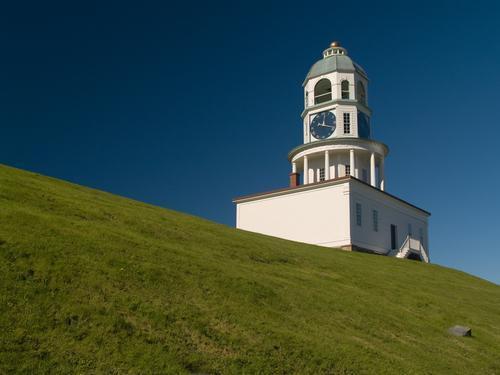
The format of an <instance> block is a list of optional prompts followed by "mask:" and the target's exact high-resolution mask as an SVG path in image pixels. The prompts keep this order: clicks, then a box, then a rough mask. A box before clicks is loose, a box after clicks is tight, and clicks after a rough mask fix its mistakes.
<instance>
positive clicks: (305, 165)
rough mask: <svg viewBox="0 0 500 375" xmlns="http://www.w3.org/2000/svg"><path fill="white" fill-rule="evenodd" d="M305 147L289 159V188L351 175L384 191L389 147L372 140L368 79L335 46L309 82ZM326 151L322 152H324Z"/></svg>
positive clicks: (311, 73)
mask: <svg viewBox="0 0 500 375" xmlns="http://www.w3.org/2000/svg"><path fill="white" fill-rule="evenodd" d="M303 86H304V111H303V112H302V123H303V136H304V144H303V145H301V146H299V147H296V148H295V149H293V150H292V151H291V152H290V154H289V159H290V162H291V163H292V174H291V175H290V186H298V184H299V172H298V171H299V170H301V171H302V173H301V174H302V182H303V183H304V184H308V183H312V182H320V181H325V180H328V179H331V178H336V177H340V176H345V175H350V176H353V177H356V178H358V179H360V180H362V181H364V182H367V183H370V184H371V185H372V186H374V187H377V188H379V189H381V190H385V177H384V159H385V157H386V156H387V153H388V151H389V150H388V147H387V146H386V145H384V144H382V143H380V142H376V141H375V140H373V139H372V129H371V121H370V118H371V114H372V112H371V109H370V107H368V95H367V93H368V92H367V87H368V76H367V75H366V73H365V71H364V70H363V68H361V66H359V65H358V64H356V63H355V62H353V61H352V60H351V58H350V57H349V56H348V55H347V50H346V49H345V48H343V47H341V46H340V44H339V43H338V42H333V43H332V44H331V45H330V47H329V48H327V49H326V50H324V51H323V58H322V59H321V60H319V61H317V62H316V63H315V64H314V65H313V66H312V67H311V69H310V70H309V72H308V73H307V76H306V79H305V81H304V84H303ZM320 151H322V152H320Z"/></svg>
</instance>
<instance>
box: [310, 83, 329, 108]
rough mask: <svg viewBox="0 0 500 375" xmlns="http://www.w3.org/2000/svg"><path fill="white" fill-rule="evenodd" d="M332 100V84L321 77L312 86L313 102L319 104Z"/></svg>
mask: <svg viewBox="0 0 500 375" xmlns="http://www.w3.org/2000/svg"><path fill="white" fill-rule="evenodd" d="M330 100H332V84H331V83H330V81H329V80H328V79H326V78H323V79H321V80H319V81H318V83H316V86H314V104H320V103H324V102H328V101H330Z"/></svg>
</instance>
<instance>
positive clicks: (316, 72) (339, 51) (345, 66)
mask: <svg viewBox="0 0 500 375" xmlns="http://www.w3.org/2000/svg"><path fill="white" fill-rule="evenodd" d="M332 72H347V73H354V72H357V73H359V74H361V75H362V76H364V77H365V78H366V79H368V76H367V75H366V72H365V70H364V69H363V68H362V67H361V66H359V65H358V64H356V63H355V62H354V61H352V59H351V58H350V57H349V56H347V50H346V49H345V48H343V47H341V46H340V44H339V43H338V42H333V43H332V44H331V45H330V47H329V48H327V49H326V50H324V51H323V58H322V59H321V60H319V61H317V62H316V63H315V64H314V65H313V66H312V67H311V69H309V73H307V76H306V79H305V81H304V83H305V82H306V81H307V80H308V79H310V78H314V77H318V76H322V75H324V74H327V73H332Z"/></svg>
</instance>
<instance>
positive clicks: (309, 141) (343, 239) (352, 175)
mask: <svg viewBox="0 0 500 375" xmlns="http://www.w3.org/2000/svg"><path fill="white" fill-rule="evenodd" d="M303 86H304V103H305V105H304V106H305V108H304V111H303V112H302V119H303V136H304V143H303V144H301V145H300V146H298V147H295V148H294V149H293V150H291V151H290V153H289V154H288V159H289V160H290V163H291V169H292V172H291V173H290V186H289V187H288V188H284V189H279V190H274V191H270V192H266V193H259V194H253V195H248V196H243V197H239V198H236V199H234V203H235V204H236V226H237V227H238V228H239V229H244V230H248V231H252V232H258V233H263V234H267V235H270V236H275V237H280V238H286V239H289V240H293V241H299V242H305V243H309V244H314V245H320V246H328V247H337V248H342V249H345V250H353V251H364V252H370V253H376V254H383V255H389V256H396V257H400V258H410V259H416V260H422V261H425V262H428V261H429V245H428V244H429V239H428V218H429V216H430V213H429V212H427V211H425V210H423V209H421V208H419V207H416V206H414V205H413V204H410V203H408V202H406V201H404V200H402V199H401V198H398V197H396V196H394V195H391V194H389V193H387V192H386V191H385V190H386V176H385V170H384V159H385V157H386V156H387V154H388V152H389V149H388V147H387V146H386V145H385V144H383V143H381V142H379V141H376V140H374V139H372V135H371V133H372V131H371V125H370V116H371V113H372V111H371V109H370V107H369V106H368V90H367V88H368V77H367V75H366V73H365V71H364V70H363V68H361V67H360V66H359V65H358V64H356V63H355V62H353V61H352V60H351V58H350V57H349V56H348V55H347V51H346V50H345V49H344V48H343V47H341V46H340V45H339V44H338V43H337V42H333V43H332V44H331V45H330V47H329V48H328V49H326V50H325V51H324V52H323V58H322V59H321V60H319V61H318V62H316V63H315V64H314V65H313V66H312V67H311V69H310V70H309V73H308V74H307V77H306V79H305V81H304V84H303Z"/></svg>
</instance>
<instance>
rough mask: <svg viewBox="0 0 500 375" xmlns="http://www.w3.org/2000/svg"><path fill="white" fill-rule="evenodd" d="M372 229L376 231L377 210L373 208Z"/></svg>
mask: <svg viewBox="0 0 500 375" xmlns="http://www.w3.org/2000/svg"><path fill="white" fill-rule="evenodd" d="M373 230H374V231H375V232H378V211H377V210H373Z"/></svg>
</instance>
